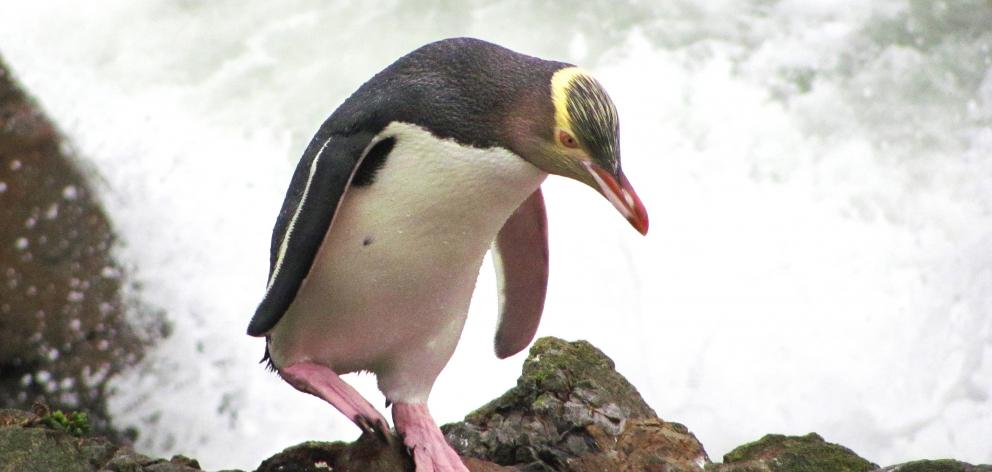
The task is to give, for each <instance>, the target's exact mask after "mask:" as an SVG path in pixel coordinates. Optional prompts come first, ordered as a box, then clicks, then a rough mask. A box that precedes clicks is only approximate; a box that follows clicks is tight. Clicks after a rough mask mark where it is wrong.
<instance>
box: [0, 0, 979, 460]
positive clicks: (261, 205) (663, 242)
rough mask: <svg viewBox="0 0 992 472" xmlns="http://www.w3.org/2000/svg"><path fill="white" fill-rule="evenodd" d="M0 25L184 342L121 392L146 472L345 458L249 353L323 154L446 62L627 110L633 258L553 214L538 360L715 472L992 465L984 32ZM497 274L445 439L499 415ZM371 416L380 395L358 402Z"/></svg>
mask: <svg viewBox="0 0 992 472" xmlns="http://www.w3.org/2000/svg"><path fill="white" fill-rule="evenodd" d="M81 5H82V4H80V3H79V2H73V1H68V0H65V1H50V2H21V1H12V0H11V1H8V0H2V1H0V53H2V54H4V55H5V57H6V59H7V60H8V61H9V63H10V65H11V66H12V68H13V69H14V70H15V71H16V72H17V73H18V74H19V76H20V78H21V79H22V81H23V82H24V84H25V85H26V86H27V87H28V88H29V89H30V90H32V91H33V93H35V94H36V95H37V96H38V98H39V99H40V101H41V103H42V105H43V106H44V107H45V108H46V109H47V110H48V111H49V112H50V113H51V114H52V115H53V117H54V118H55V119H56V121H58V122H59V123H60V125H61V126H62V128H63V129H64V130H65V131H66V133H67V135H68V136H69V137H70V138H71V140H72V142H73V143H74V145H75V146H76V148H77V149H78V151H79V153H80V154H81V155H82V156H84V157H85V158H86V159H87V160H88V162H90V164H91V166H92V168H93V170H94V172H95V174H96V175H97V176H98V177H99V179H100V182H101V186H102V197H103V199H104V201H105V203H106V206H107V207H108V210H109V212H110V213H111V215H112V216H113V219H114V222H115V224H116V227H117V228H118V231H119V232H120V236H121V242H122V244H121V247H120V250H119V253H120V257H121V258H122V259H123V261H124V262H125V263H126V264H127V265H129V266H131V267H132V272H133V277H134V279H135V282H138V283H140V285H141V286H142V289H141V296H142V298H143V299H144V300H145V302H146V303H148V304H150V305H152V306H155V307H158V308H161V309H162V310H164V311H165V312H166V313H167V315H168V317H169V318H170V320H171V323H172V326H173V328H174V330H173V334H172V336H171V337H170V338H168V339H166V340H165V341H163V342H161V343H160V344H159V345H158V346H157V347H156V348H155V349H154V350H153V351H152V353H151V354H150V355H149V357H148V359H147V360H146V361H145V362H144V364H142V365H141V366H139V367H138V368H136V369H134V371H133V372H131V373H130V374H129V375H127V376H125V377H123V378H121V379H119V381H118V382H117V383H116V388H117V392H116V394H115V395H114V396H113V402H112V409H113V411H114V413H115V414H116V415H117V416H116V417H117V420H118V422H119V423H120V424H121V425H125V426H126V425H133V426H136V427H138V428H139V429H140V430H141V432H142V435H141V439H140V442H139V444H138V447H139V448H141V449H144V450H146V451H148V452H152V453H156V454H171V453H186V454H191V455H194V456H197V457H199V458H200V460H201V463H203V464H204V465H205V466H206V467H207V468H214V469H216V468H224V467H245V468H252V467H254V466H255V465H257V463H258V461H259V460H260V459H262V458H263V457H267V456H268V455H270V454H272V453H274V452H276V451H278V450H280V449H281V448H283V447H285V446H288V445H290V444H293V443H295V442H298V441H302V440H305V439H314V438H324V439H350V438H352V437H354V436H356V435H357V430H356V429H355V428H354V427H353V426H352V425H350V424H349V423H348V421H347V420H345V419H344V418H343V417H341V416H340V415H338V414H337V413H336V412H334V411H332V410H331V409H330V408H329V407H327V406H326V405H324V404H322V403H321V402H320V401H318V400H316V399H313V398H310V397H307V396H304V395H302V394H299V393H297V392H295V391H293V390H292V389H291V388H290V387H288V386H287V385H285V384H283V383H282V382H281V381H279V380H278V379H277V378H276V377H275V376H273V375H272V374H270V373H267V372H264V371H263V369H262V367H261V366H259V365H257V364H256V362H257V360H258V359H259V357H260V356H261V353H262V342H261V341H260V340H257V339H252V338H248V337H247V336H245V335H244V334H243V333H244V329H245V326H246V323H247V320H248V318H249V317H250V315H251V313H252V311H253V309H254V305H255V303H257V301H258V300H259V297H260V295H261V293H262V290H263V289H264V284H265V275H266V270H267V259H268V252H267V251H268V238H269V231H270V228H271V224H272V222H273V220H274V217H275V214H276V212H277V211H278V207H279V204H280V202H281V199H282V196H283V192H284V190H285V186H286V185H287V182H288V179H289V176H290V173H291V172H292V169H293V167H294V165H295V161H296V159H298V157H299V154H300V153H301V151H302V149H303V147H304V146H305V144H306V142H307V141H308V139H309V138H310V136H311V134H312V133H313V131H314V130H315V129H316V127H317V126H318V125H319V123H320V122H321V121H322V120H323V118H324V117H325V116H326V115H327V114H329V113H330V111H332V110H333V109H334V108H335V107H336V106H337V105H338V104H339V103H340V102H341V101H342V100H343V99H344V98H345V97H346V96H347V95H348V94H349V93H350V92H351V91H352V90H354V89H355V88H356V87H357V86H358V85H359V84H361V83H362V82H363V81H364V80H365V79H367V78H368V77H370V76H371V75H372V74H373V73H375V72H376V71H378V70H380V69H381V68H382V67H384V66H386V65H387V64H389V63H390V62H391V61H392V60H393V59H395V58H396V57H398V56H400V55H402V54H404V53H406V52H408V51H409V50H412V49H414V48H415V47H417V46H419V45H421V44H424V43H426V42H429V41H432V40H435V39H439V38H443V37H449V36H460V35H469V36H476V37H481V38H484V39H488V40H491V41H494V42H498V43H501V44H503V45H506V46H508V47H511V48H513V49H516V50H519V51H521V52H526V53H530V54H534V55H538V56H542V57H547V58H556V59H561V60H566V61H569V62H574V63H578V64H580V65H583V66H584V67H585V68H587V69H589V70H591V71H592V72H593V73H594V74H595V75H597V76H598V77H599V78H600V80H601V82H603V83H604V84H605V86H606V87H607V89H608V90H610V92H611V94H612V95H613V98H614V100H615V101H616V102H617V106H618V108H619V110H620V114H621V122H622V137H621V140H622V147H623V156H624V165H625V169H626V171H627V174H628V175H629V176H630V179H631V181H632V182H633V183H634V185H635V187H636V188H637V189H638V191H639V193H640V195H641V197H642V199H643V200H644V202H645V204H646V206H647V208H648V210H649V213H650V215H651V219H652V232H651V234H650V235H649V236H648V237H647V238H641V237H640V236H639V235H637V234H636V232H635V231H633V230H632V229H631V228H630V227H629V226H628V225H627V223H626V222H625V221H623V219H622V218H620V217H619V216H617V215H616V214H615V211H614V210H613V209H612V208H611V207H610V205H609V204H608V203H607V202H606V201H605V200H603V199H602V198H600V197H599V196H598V195H595V194H594V193H593V192H592V191H590V190H589V189H587V188H585V187H582V186H581V185H579V184H576V183H573V182H566V181H563V180H561V179H554V178H553V179H550V180H549V182H548V183H547V184H546V191H545V195H546V198H547V200H548V205H549V212H550V219H551V223H550V224H551V228H550V230H551V239H552V241H551V250H552V259H553V265H552V274H551V277H552V281H551V287H550V294H549V300H548V304H547V309H546V311H545V319H544V322H543V325H542V327H541V330H540V333H539V334H542V335H556V336H560V337H564V338H569V339H576V338H585V339H589V340H591V341H592V342H593V343H594V344H596V345H597V346H599V347H601V348H602V349H603V350H604V351H606V352H607V353H608V354H610V355H611V356H612V357H613V358H614V360H615V361H616V363H617V366H618V369H619V370H620V371H621V372H622V373H624V374H625V375H627V376H628V377H629V378H630V379H631V380H632V382H633V383H634V384H635V385H637V386H639V388H640V389H641V391H642V393H643V394H644V396H645V397H646V398H647V400H648V402H649V403H650V404H651V405H653V406H654V408H655V409H656V410H658V412H659V413H660V414H661V415H662V416H663V417H664V418H665V419H668V420H674V421H679V422H683V423H685V424H687V425H688V426H689V428H690V429H692V430H693V431H694V432H695V433H696V434H697V435H698V436H699V437H700V439H701V440H702V441H703V443H704V444H705V445H706V448H707V450H708V451H709V453H710V455H711V456H712V457H714V458H719V457H720V456H721V455H722V454H723V453H725V452H727V451H728V450H729V449H730V448H732V447H733V446H735V445H738V444H740V443H742V442H745V441H750V440H754V439H756V438H758V437H760V436H761V435H762V434H764V433H768V432H779V433H789V434H800V433H806V432H808V431H817V432H819V433H820V434H822V435H823V436H825V437H826V438H827V439H828V440H830V441H835V442H839V443H842V444H844V445H846V446H848V447H851V448H852V449H854V450H855V451H856V452H858V453H860V454H862V455H864V456H866V457H867V458H869V459H870V460H872V461H875V462H879V463H893V462H897V461H903V460H909V459H913V458H919V457H928V456H929V457H938V456H954V457H957V458H960V459H963V460H968V461H972V462H992V447H990V446H989V444H990V443H989V438H992V400H990V398H989V395H990V393H992V156H990V154H992V27H990V25H992V3H990V2H988V1H987V0H981V1H979V0H961V1H954V2H944V1H929V0H878V1H872V2H865V1H856V0H816V1H813V0H807V1H802V0H780V1H774V0H750V1H731V0H706V1H698V0H671V1H654V2H648V1H624V2H598V3H593V2H585V3H582V2H564V1H562V2H552V1H548V2H529V1H523V0H516V1H497V0H487V1H482V0H474V1H462V2H439V3H428V2H399V1H394V2H348V3H344V2H322V1H316V0H312V1H302V0H297V1H290V2H279V3H274V2H264V1H256V2H243V1H233V0H232V1H216V2H194V1H153V2H132V1H128V0H111V1H104V2H95V3H94V2H90V3H86V4H85V5H86V6H85V7H82V6H81ZM494 287H495V282H494V277H493V276H492V275H491V267H490V266H488V265H487V266H484V267H483V272H482V275H481V277H480V280H479V285H478V290H477V295H476V298H475V300H474V303H473V306H472V310H471V313H470V315H469V324H468V326H467V328H466V333H465V336H464V337H463V339H462V343H461V345H460V347H459V349H458V352H456V353H455V358H454V360H453V361H452V362H451V364H450V365H449V366H448V368H447V370H446V371H445V372H444V373H443V374H442V376H441V378H440V380H439V382H438V384H437V385H436V387H435V391H434V395H433V397H432V403H431V407H432V409H433V410H434V412H435V414H436V416H437V417H438V418H439V420H440V421H452V420H456V419H459V418H460V417H461V416H462V415H464V414H465V413H466V412H468V411H469V410H471V409H473V408H474V407H476V406H479V405H481V404H482V403H484V402H485V401H487V400H488V399H491V398H493V397H494V396H496V395H497V394H499V393H501V392H502V391H503V390H504V389H506V388H508V387H510V386H511V385H512V383H513V380H514V378H515V376H516V374H517V372H518V369H519V366H520V363H521V360H522V356H517V357H514V358H513V359H511V360H507V361H498V360H496V359H495V357H494V356H493V355H492V353H491V351H492V349H491V336H492V332H493V328H494V325H495V314H496V313H495V312H496V300H495V290H494ZM353 380H354V381H355V382H356V383H357V384H358V385H359V386H360V389H361V391H362V392H364V393H365V394H366V395H368V396H369V397H370V398H371V399H373V402H374V403H376V404H379V401H380V397H379V396H378V394H377V392H376V391H375V388H374V382H373V381H372V380H371V379H370V378H367V377H359V378H355V379H353Z"/></svg>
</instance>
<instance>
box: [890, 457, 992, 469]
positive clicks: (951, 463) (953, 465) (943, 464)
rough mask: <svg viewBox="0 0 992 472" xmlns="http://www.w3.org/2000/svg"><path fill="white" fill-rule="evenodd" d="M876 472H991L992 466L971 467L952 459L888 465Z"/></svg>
mask: <svg viewBox="0 0 992 472" xmlns="http://www.w3.org/2000/svg"><path fill="white" fill-rule="evenodd" d="M878 472H992V465H971V464H968V463H965V462H961V461H956V460H953V459H941V460H933V461H930V460H923V461H913V462H907V463H905V464H897V465H890V466H888V467H885V468H883V469H880V470H879V471H878Z"/></svg>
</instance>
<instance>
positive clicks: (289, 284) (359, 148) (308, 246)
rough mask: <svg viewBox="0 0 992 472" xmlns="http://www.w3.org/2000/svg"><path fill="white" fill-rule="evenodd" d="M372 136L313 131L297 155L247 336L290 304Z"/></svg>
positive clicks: (264, 328) (267, 326)
mask: <svg viewBox="0 0 992 472" xmlns="http://www.w3.org/2000/svg"><path fill="white" fill-rule="evenodd" d="M374 137H375V133H371V132H365V131H360V132H356V133H353V134H348V135H342V134H332V133H322V132H318V133H317V135H316V136H314V138H313V141H311V142H310V145H309V146H308V147H307V150H306V151H305V152H304V153H303V157H302V158H301V159H300V163H299V164H298V165H297V166H296V172H295V173H294V174H293V180H292V181H291V182H290V185H289V189H288V190H287V191H286V199H285V200H283V203H282V210H280V211H279V217H278V218H277V219H276V225H275V228H273V230H272V247H271V254H270V257H269V283H268V287H267V288H266V291H265V298H263V299H262V302H261V303H259V305H258V308H257V309H256V310H255V315H254V316H253V317H252V319H251V323H249V325H248V334H249V335H251V336H262V335H264V334H265V333H267V332H268V331H269V330H271V329H272V327H273V326H275V325H276V323H277V322H279V319H280V318H282V315H283V313H285V312H286V309H287V308H289V305H290V304H291V303H293V299H295V298H296V292H297V291H298V290H299V289H300V286H301V285H302V284H303V281H304V280H305V279H306V277H307V274H309V273H310V267H311V265H313V260H314V257H315V256H316V255H317V250H319V249H320V245H321V243H322V242H323V241H324V235H326V234H327V230H328V229H329V228H330V227H331V223H332V222H333V220H334V215H335V213H337V208H338V204H339V203H340V202H341V198H342V197H343V196H344V194H345V191H347V189H348V185H349V183H350V182H351V180H352V177H353V175H354V174H355V171H356V169H358V167H359V164H360V163H361V162H362V159H363V158H364V154H365V151H366V149H368V147H369V144H370V143H371V142H372V139H373V138H374Z"/></svg>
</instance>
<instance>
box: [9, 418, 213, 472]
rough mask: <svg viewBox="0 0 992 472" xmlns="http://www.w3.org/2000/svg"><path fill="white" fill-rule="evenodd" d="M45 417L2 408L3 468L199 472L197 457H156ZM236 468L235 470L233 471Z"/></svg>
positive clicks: (72, 471) (41, 471)
mask: <svg viewBox="0 0 992 472" xmlns="http://www.w3.org/2000/svg"><path fill="white" fill-rule="evenodd" d="M42 419H43V418H42V417H40V416H38V415H36V414H34V413H28V412H24V411H17V410H0V472H54V471H58V472H97V471H99V472H195V471H199V470H200V465H199V464H198V463H197V462H196V460H193V459H189V458H187V457H183V456H174V457H173V458H172V459H171V460H168V461H167V460H164V459H153V458H151V457H148V456H146V455H144V454H139V453H137V452H135V451H134V450H133V449H131V448H130V447H126V446H125V447H121V446H118V445H115V444H113V443H112V442H110V441H108V440H107V439H105V438H102V437H77V436H74V435H72V434H70V433H68V432H66V431H64V430H62V429H59V428H51V427H48V426H46V423H45V422H44V421H42ZM232 472H233V471H232Z"/></svg>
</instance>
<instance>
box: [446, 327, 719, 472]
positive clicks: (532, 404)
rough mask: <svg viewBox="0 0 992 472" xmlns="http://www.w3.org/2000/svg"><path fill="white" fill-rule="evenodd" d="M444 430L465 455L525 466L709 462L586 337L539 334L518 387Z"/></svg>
mask: <svg viewBox="0 0 992 472" xmlns="http://www.w3.org/2000/svg"><path fill="white" fill-rule="evenodd" d="M442 430H443V431H444V433H445V437H446V438H447V439H448V441H449V442H450V443H451V444H452V446H453V447H454V448H455V449H456V450H457V451H458V452H459V453H460V454H461V455H462V456H465V457H474V458H478V459H482V460H486V461H491V462H495V463H496V464H500V465H503V466H513V467H516V468H518V469H519V470H526V471H532V470H533V471H538V470H575V471H585V470H590V471H591V470H631V471H633V470H669V471H683V470H684V471H698V470H702V468H703V466H704V465H705V464H707V463H709V458H708V457H707V456H706V452H705V451H704V450H703V447H702V445H700V444H699V442H698V441H697V440H696V438H695V437H694V436H693V435H692V433H690V432H689V431H688V429H686V428H685V427H684V426H682V425H679V424H677V423H667V422H665V421H662V420H660V419H658V417H657V415H656V414H655V412H654V410H652V409H651V407H649V406H648V405H647V404H646V403H645V402H644V400H643V399H642V398H641V396H640V394H639V393H637V389H635V388H634V386H632V385H631V384H630V383H629V382H627V380H626V379H625V378H624V377H623V376H621V375H620V374H619V373H617V372H616V370H614V365H613V361H612V360H610V358H609V357H607V356H606V355H605V354H603V353H602V352H601V351H600V350H598V349H596V348H595V347H593V346H592V345H591V344H589V343H588V342H585V341H577V342H571V343H570V342H566V341H562V340H560V339H555V338H542V339H539V340H538V341H537V342H535V343H534V346H533V347H532V348H531V350H530V356H529V357H528V358H527V360H526V361H525V362H524V368H523V373H522V375H521V376H520V378H519V379H518V380H517V386H516V387H514V388H512V389H510V390H509V391H507V392H506V393H505V394H503V395H502V396H501V397H499V398H497V399H496V400H494V401H492V402H490V403H489V404H487V405H485V406H483V407H482V408H480V409H478V410H476V411H475V412H473V413H471V414H469V415H468V416H467V417H466V418H465V421H464V422H462V423H455V424H449V425H445V426H444V427H442Z"/></svg>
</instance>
